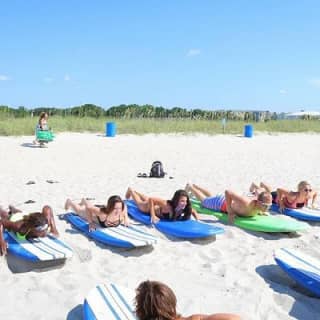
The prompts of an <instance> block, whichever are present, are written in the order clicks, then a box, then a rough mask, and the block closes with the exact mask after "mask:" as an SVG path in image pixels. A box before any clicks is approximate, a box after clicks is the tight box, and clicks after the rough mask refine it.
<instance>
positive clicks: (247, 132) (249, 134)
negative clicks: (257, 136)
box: [244, 124, 253, 138]
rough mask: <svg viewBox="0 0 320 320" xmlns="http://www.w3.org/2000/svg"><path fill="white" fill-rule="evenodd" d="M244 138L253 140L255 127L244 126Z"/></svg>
mask: <svg viewBox="0 0 320 320" xmlns="http://www.w3.org/2000/svg"><path fill="white" fill-rule="evenodd" d="M244 136H245V137H246V138H252V136H253V126H252V125H251V124H246V125H245V126H244Z"/></svg>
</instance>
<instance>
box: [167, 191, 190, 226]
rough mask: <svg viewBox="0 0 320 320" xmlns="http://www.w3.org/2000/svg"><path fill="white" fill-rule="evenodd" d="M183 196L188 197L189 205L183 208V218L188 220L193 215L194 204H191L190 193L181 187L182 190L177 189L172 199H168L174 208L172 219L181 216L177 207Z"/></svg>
mask: <svg viewBox="0 0 320 320" xmlns="http://www.w3.org/2000/svg"><path fill="white" fill-rule="evenodd" d="M181 197H186V198H187V205H186V207H185V208H184V209H183V210H182V212H183V213H184V215H183V217H182V220H188V219H190V217H191V213H192V206H191V202H190V198H189V195H188V193H187V192H186V191H185V190H183V189H180V190H177V191H176V192H175V193H174V195H173V197H172V199H171V200H168V203H169V204H170V206H171V207H172V210H173V219H172V220H176V219H177V218H179V217H178V213H177V212H176V208H177V206H178V204H179V200H180V198H181Z"/></svg>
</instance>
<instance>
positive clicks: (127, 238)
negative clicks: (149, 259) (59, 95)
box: [64, 213, 157, 248]
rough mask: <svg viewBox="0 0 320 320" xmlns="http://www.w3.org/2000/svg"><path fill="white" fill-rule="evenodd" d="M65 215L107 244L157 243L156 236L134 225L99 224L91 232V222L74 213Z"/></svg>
mask: <svg viewBox="0 0 320 320" xmlns="http://www.w3.org/2000/svg"><path fill="white" fill-rule="evenodd" d="M64 217H65V218H66V219H67V220H68V221H69V222H70V223H71V224H72V225H73V226H74V227H75V228H77V229H78V230H80V231H81V232H83V233H84V234H85V235H86V236H87V237H89V238H92V239H94V240H96V241H98V242H101V243H103V244H106V245H111V246H115V247H121V248H136V247H144V246H151V245H154V244H156V243H157V238H156V237H154V236H153V235H151V234H149V233H146V232H144V231H142V230H140V229H138V228H135V227H132V226H129V227H125V226H122V225H120V226H118V227H111V228H101V227H99V226H97V228H96V230H93V231H90V232H89V224H88V222H87V221H86V220H85V219H83V218H82V217H80V216H78V215H76V214H73V213H66V214H65V215H64Z"/></svg>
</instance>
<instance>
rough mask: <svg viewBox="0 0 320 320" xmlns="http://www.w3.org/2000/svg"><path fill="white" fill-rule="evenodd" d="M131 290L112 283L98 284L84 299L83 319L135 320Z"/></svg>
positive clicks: (132, 292) (133, 294)
mask: <svg viewBox="0 0 320 320" xmlns="http://www.w3.org/2000/svg"><path fill="white" fill-rule="evenodd" d="M134 297H135V293H134V291H133V290H130V289H128V288H124V287H121V286H116V285H114V284H100V285H98V286H96V287H95V288H94V289H93V290H91V291H90V292H89V294H88V296H87V297H86V298H85V300H84V304H83V315H84V319H85V320H106V319H108V320H136V317H135V314H134V307H133V302H134Z"/></svg>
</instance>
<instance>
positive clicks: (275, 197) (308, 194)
mask: <svg viewBox="0 0 320 320" xmlns="http://www.w3.org/2000/svg"><path fill="white" fill-rule="evenodd" d="M297 189H298V190H297V191H289V190H287V189H284V188H278V189H277V191H272V189H271V187H270V186H269V185H267V184H266V183H264V182H261V183H260V185H257V184H255V183H254V182H252V184H251V186H250V192H252V193H253V194H255V195H258V194H259V193H261V192H264V191H267V192H271V194H272V202H274V203H276V204H278V205H279V207H280V211H282V210H283V209H284V208H291V209H297V208H303V207H305V206H308V203H309V201H310V202H311V207H312V208H315V207H316V200H317V196H318V193H317V192H316V191H314V190H313V189H312V187H311V185H310V183H309V182H307V181H300V182H299V183H298V186H297Z"/></svg>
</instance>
